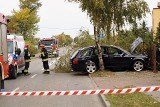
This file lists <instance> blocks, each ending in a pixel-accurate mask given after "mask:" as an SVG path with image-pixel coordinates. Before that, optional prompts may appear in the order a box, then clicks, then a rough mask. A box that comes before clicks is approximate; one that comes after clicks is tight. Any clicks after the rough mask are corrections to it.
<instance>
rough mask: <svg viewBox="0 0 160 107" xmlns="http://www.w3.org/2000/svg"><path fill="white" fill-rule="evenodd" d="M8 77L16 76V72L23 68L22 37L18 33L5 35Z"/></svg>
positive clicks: (23, 43)
mask: <svg viewBox="0 0 160 107" xmlns="http://www.w3.org/2000/svg"><path fill="white" fill-rule="evenodd" d="M7 43H8V61H9V77H10V78H14V79H15V78H17V74H18V73H19V72H20V71H22V70H24V68H25V60H24V45H25V42H24V38H23V36H18V35H15V34H14V35H7Z"/></svg>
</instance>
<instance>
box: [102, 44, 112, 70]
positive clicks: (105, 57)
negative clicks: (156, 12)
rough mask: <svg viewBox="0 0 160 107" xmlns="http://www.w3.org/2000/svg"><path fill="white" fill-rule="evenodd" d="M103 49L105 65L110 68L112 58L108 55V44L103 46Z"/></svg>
mask: <svg viewBox="0 0 160 107" xmlns="http://www.w3.org/2000/svg"><path fill="white" fill-rule="evenodd" d="M101 49H102V58H103V63H104V67H105V68H108V67H109V66H110V59H109V55H108V46H105V47H101Z"/></svg>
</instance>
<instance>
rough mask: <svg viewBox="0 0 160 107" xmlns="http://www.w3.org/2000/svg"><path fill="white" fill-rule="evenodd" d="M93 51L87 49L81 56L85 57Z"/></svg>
mask: <svg viewBox="0 0 160 107" xmlns="http://www.w3.org/2000/svg"><path fill="white" fill-rule="evenodd" d="M92 53H93V51H92V50H91V49H86V50H83V51H82V52H81V55H80V56H79V57H80V58H84V57H86V56H91V55H92Z"/></svg>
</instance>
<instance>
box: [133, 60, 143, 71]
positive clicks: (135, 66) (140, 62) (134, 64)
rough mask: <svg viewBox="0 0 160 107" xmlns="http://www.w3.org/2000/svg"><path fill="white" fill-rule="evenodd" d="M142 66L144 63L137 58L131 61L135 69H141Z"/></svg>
mask: <svg viewBox="0 0 160 107" xmlns="http://www.w3.org/2000/svg"><path fill="white" fill-rule="evenodd" d="M143 68H144V63H143V62H142V61H140V60H137V61H135V62H134V63H133V69H134V70H135V71H142V70H143Z"/></svg>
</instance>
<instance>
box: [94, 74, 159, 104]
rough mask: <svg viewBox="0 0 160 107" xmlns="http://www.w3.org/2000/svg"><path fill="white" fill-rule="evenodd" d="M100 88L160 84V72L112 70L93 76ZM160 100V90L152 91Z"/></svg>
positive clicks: (153, 95) (155, 97)
mask: <svg viewBox="0 0 160 107" xmlns="http://www.w3.org/2000/svg"><path fill="white" fill-rule="evenodd" d="M92 79H93V80H94V82H95V83H96V85H97V87H98V88H99V89H115V88H124V87H126V86H135V87H147V86H160V72H158V73H156V74H155V73H153V72H147V71H144V72H110V73H108V75H107V76H106V77H92ZM147 94H150V95H151V96H152V97H153V98H154V99H156V100H157V101H159V102H160V92H151V93H147Z"/></svg>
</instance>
